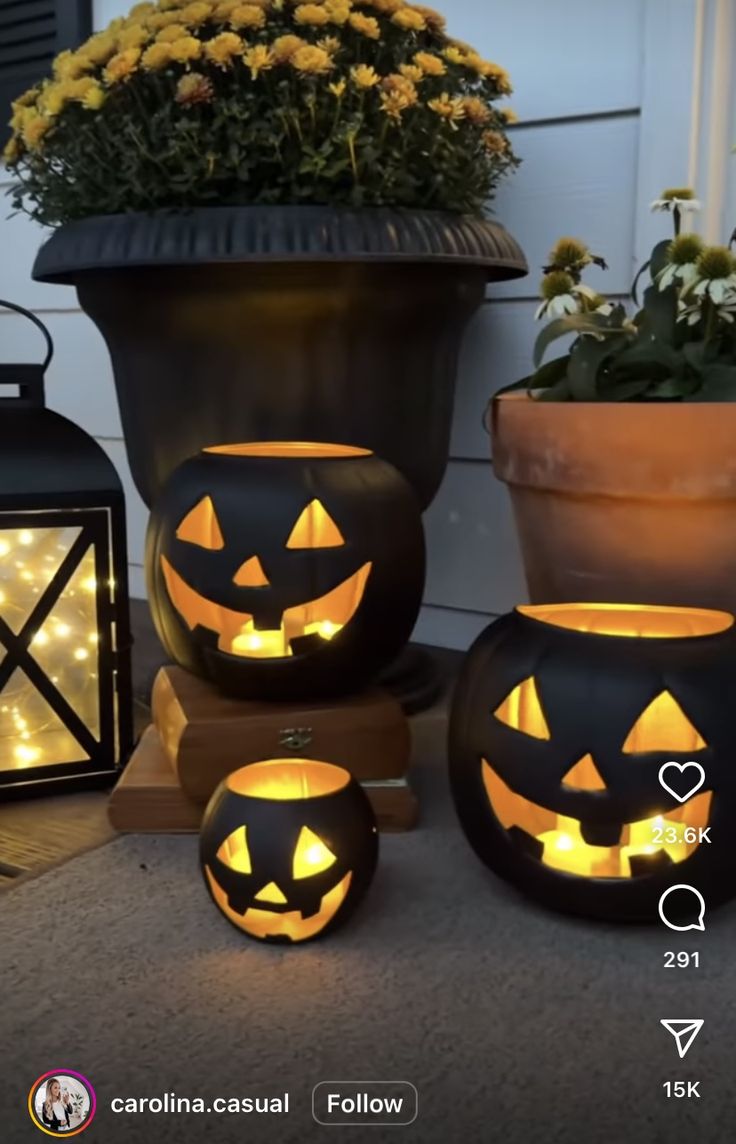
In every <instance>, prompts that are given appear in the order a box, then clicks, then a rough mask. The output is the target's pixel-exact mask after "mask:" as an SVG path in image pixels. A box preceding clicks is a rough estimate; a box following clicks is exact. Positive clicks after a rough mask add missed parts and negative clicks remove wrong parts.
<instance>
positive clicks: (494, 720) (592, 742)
mask: <svg viewBox="0 0 736 1144" xmlns="http://www.w3.org/2000/svg"><path fill="white" fill-rule="evenodd" d="M735 668H736V628H735V627H734V619H733V617H732V616H730V615H727V614H726V613H723V612H713V611H706V610H699V609H693V608H662V607H646V606H638V605H626V604H620V605H619V604H558V605H551V606H535V607H522V608H518V609H517V610H516V611H515V612H514V613H512V614H511V615H508V616H504V617H502V619H500V620H498V621H497V622H496V623H494V624H492V625H491V626H490V627H489V628H487V629H486V630H485V631H484V632H483V633H482V635H481V636H479V638H478V639H477V641H476V642H475V644H474V645H473V647H472V649H471V651H470V653H469V655H468V658H467V660H466V663H465V665H464V668H463V671H462V674H461V677H460V680H459V682H458V685H457V690H456V693H455V698H454V702H453V709H452V716H451V721H450V778H451V785H452V791H453V796H454V800H455V804H456V808H457V812H458V815H459V818H460V821H461V824H462V826H463V828H464V830H465V833H466V835H467V837H468V839H469V841H470V843H471V844H472V846H473V847H474V849H475V850H476V852H477V853H478V855H479V856H480V858H481V859H482V860H483V861H484V862H485V863H486V864H487V865H488V866H490V867H491V869H492V870H494V871H495V872H496V873H498V874H500V875H502V876H503V877H505V878H506V879H508V881H510V882H512V883H514V884H515V885H517V886H518V887H519V888H521V889H523V890H525V891H526V892H528V893H529V894H531V895H533V896H534V897H535V898H537V899H538V900H539V901H541V902H542V903H543V904H545V905H548V906H551V907H554V908H557V909H562V910H567V911H571V912H574V913H579V914H584V915H587V916H591V917H599V918H606V919H610V920H622V921H629V920H630V921H644V920H649V921H656V920H657V907H658V903H659V899H660V897H661V895H662V894H663V893H664V891H665V890H667V889H668V888H670V887H672V886H675V885H678V884H688V885H692V886H693V887H694V888H696V889H697V890H699V892H700V893H701V894H702V895H703V896H704V898H705V899H706V902H707V904H708V905H716V904H718V903H719V902H722V901H725V900H726V899H727V898H730V897H732V896H733V895H734V893H736V851H734V847H733V834H734V830H735V829H736V767H734V759H735V758H736V719H735V718H734V711H736V670H735ZM663 767H665V768H666V770H665V771H663V770H662V768H663ZM701 768H702V770H701ZM663 780H664V781H663ZM686 898H687V895H685V896H683V897H682V898H681V901H682V903H683V907H684V904H685V901H686ZM676 900H677V899H676V898H673V906H672V909H673V910H676ZM687 920H690V919H687Z"/></svg>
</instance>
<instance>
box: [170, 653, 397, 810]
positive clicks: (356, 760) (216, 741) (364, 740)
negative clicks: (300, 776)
mask: <svg viewBox="0 0 736 1144" xmlns="http://www.w3.org/2000/svg"><path fill="white" fill-rule="evenodd" d="M151 707H152V711H153V719H154V723H155V725H156V728H157V730H158V733H159V739H160V742H161V746H162V747H163V750H164V753H165V754H166V756H167V758H168V760H169V763H170V765H171V767H172V769H173V771H174V773H175V774H176V775H177V776H178V779H179V782H180V784H181V787H182V790H183V791H184V793H185V794H186V795H187V796H188V797H189V798H191V799H192V800H193V801H195V802H200V803H206V802H207V801H208V799H209V798H210V797H211V796H212V794H213V792H214V790H215V788H216V787H217V785H218V783H220V782H221V780H222V779H224V778H225V777H226V776H227V775H229V774H231V773H232V771H234V770H237V769H238V767H241V766H245V764H246V763H250V762H257V761H258V760H260V759H273V758H278V757H286V758H291V757H294V758H299V757H302V758H316V759H323V760H324V761H325V762H328V763H337V764H338V765H340V766H343V767H345V768H346V770H348V771H350V773H351V774H352V775H355V777H356V778H358V779H361V780H372V779H393V778H401V777H402V776H403V775H405V774H406V771H407V769H408V766H409V756H410V754H411V733H410V731H409V723H408V721H407V718H406V716H405V715H404V713H403V711H402V710H401V707H400V706H399V704H398V703H397V702H396V700H395V699H393V698H392V697H391V696H390V695H388V693H386V692H384V691H381V690H380V689H379V688H372V689H369V690H366V691H364V692H362V693H360V694H359V695H355V696H348V697H346V698H345V699H342V700H337V701H335V700H333V701H332V702H330V701H325V702H322V703H258V702H253V701H244V700H237V699H230V698H228V697H226V696H224V695H221V694H220V693H219V692H218V690H217V688H216V687H214V686H213V685H212V684H210V683H207V682H206V681H205V680H203V679H199V678H198V677H197V676H195V675H192V674H190V672H188V671H184V670H183V668H181V667H174V666H170V667H162V668H161V670H160V671H159V672H158V675H157V676H156V680H155V683H154V685H153V696H152V700H151ZM297 740H298V742H297Z"/></svg>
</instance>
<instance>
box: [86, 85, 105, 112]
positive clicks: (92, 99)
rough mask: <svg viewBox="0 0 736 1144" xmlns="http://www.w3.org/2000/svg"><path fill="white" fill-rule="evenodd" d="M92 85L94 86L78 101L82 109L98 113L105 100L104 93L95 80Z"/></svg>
mask: <svg viewBox="0 0 736 1144" xmlns="http://www.w3.org/2000/svg"><path fill="white" fill-rule="evenodd" d="M93 84H94V86H93V87H91V88H89V90H88V91H87V92H86V93H85V94H84V95H83V96H82V99H81V100H80V102H81V104H82V107H84V108H86V109H87V111H99V110H100V108H101V107H102V105H103V103H104V102H105V99H106V95H105V92H104V91H103V89H102V88H101V87H100V85H99V83H97V81H96V80H95V81H93Z"/></svg>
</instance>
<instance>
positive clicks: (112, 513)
mask: <svg viewBox="0 0 736 1144" xmlns="http://www.w3.org/2000/svg"><path fill="white" fill-rule="evenodd" d="M0 305H2V306H4V307H7V308H8V309H11V310H14V311H16V312H17V313H20V314H22V315H24V316H25V317H27V318H28V319H29V320H30V321H32V322H33V323H34V324H35V325H36V326H37V327H38V328H39V329H40V330H41V332H42V334H43V335H44V337H45V339H46V345H47V355H46V360H45V361H44V363H43V365H0V393H3V394H5V395H4V396H2V397H0V653H1V654H0V798H7V797H9V796H10V795H12V794H18V793H24V794H25V793H31V792H33V791H36V790H41V789H45V787H46V785H47V784H53V785H54V789H58V787H59V786H61V784H62V781H63V782H65V783H74V784H78V783H81V782H82V781H84V782H85V783H86V784H88V785H89V784H93V785H96V784H98V783H99V784H104V783H107V782H109V780H110V778H111V777H112V776H113V775H114V774H115V772H116V770H117V769H118V767H119V766H120V764H121V762H123V761H124V760H125V759H126V758H127V755H128V753H129V751H130V749H131V746H132V735H133V729H132V696H131V678H130V642H131V640H130V621H129V615H128V573H127V564H126V560H127V557H126V544H125V504H124V499H123V490H122V487H121V484H120V480H119V478H118V475H117V473H116V472H115V469H114V467H113V465H112V463H111V462H110V460H109V458H108V457H107V455H106V453H105V452H104V450H103V449H102V448H101V447H100V446H99V445H98V444H97V442H96V441H94V440H93V439H92V438H91V437H90V436H89V435H88V434H87V433H85V432H84V431H83V430H81V429H80V428H79V427H78V426H76V425H73V424H72V423H71V422H70V421H68V420H66V418H64V417H61V416H60V415H59V414H57V413H53V412H52V411H51V410H49V409H47V408H46V407H45V404H44V374H45V371H46V368H47V366H48V364H49V362H50V360H51V357H52V355H53V345H52V342H51V337H50V335H49V333H48V331H47V330H46V328H45V326H44V325H43V324H42V323H41V322H40V321H39V320H38V319H37V318H36V317H35V315H33V314H30V313H28V311H26V310H24V309H23V308H22V307H20V306H16V305H14V304H11V303H9V302H0ZM8 389H11V390H12V391H11V393H10V395H7V390H8Z"/></svg>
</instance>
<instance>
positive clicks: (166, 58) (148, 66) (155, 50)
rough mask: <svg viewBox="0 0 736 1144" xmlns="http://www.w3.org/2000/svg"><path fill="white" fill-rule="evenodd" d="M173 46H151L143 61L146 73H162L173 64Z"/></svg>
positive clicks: (147, 49)
mask: <svg viewBox="0 0 736 1144" xmlns="http://www.w3.org/2000/svg"><path fill="white" fill-rule="evenodd" d="M171 48H172V45H171V44H151V46H150V48H146V50H145V52H144V53H143V57H142V59H141V67H142V68H143V70H144V71H161V69H162V68H165V67H166V66H167V65H168V64H170V63H171Z"/></svg>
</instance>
